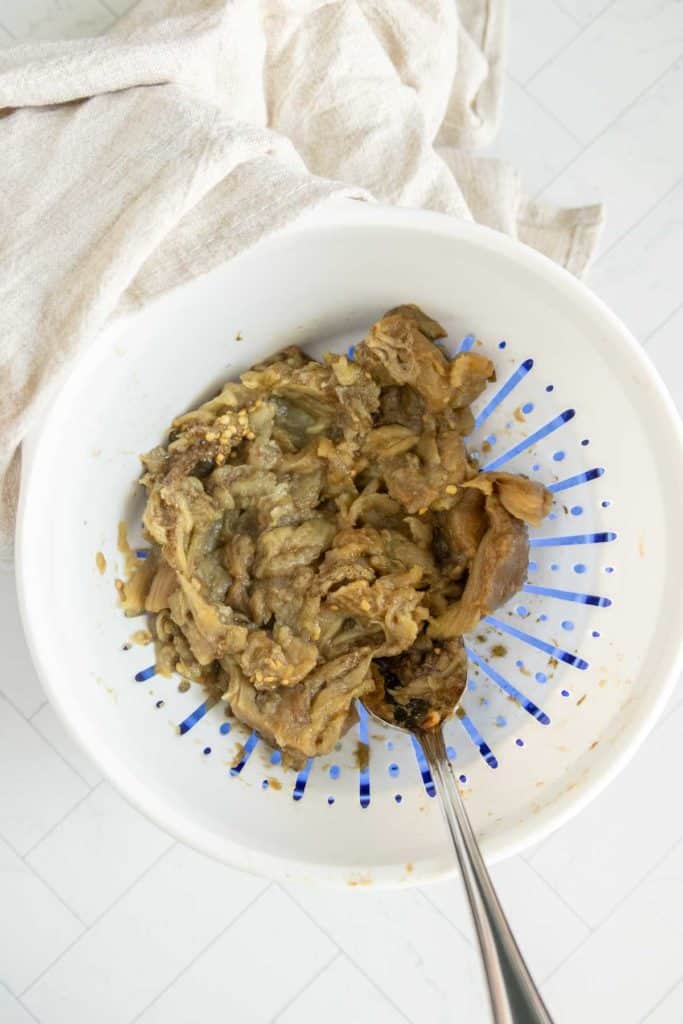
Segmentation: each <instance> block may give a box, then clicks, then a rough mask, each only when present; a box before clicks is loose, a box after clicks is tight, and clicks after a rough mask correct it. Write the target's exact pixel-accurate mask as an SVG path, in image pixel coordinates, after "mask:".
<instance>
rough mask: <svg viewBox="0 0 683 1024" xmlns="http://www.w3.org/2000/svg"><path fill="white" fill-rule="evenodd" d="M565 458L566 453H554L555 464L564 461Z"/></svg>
mask: <svg viewBox="0 0 683 1024" xmlns="http://www.w3.org/2000/svg"><path fill="white" fill-rule="evenodd" d="M564 456H565V453H564V452H553V461H554V462H562V461H563V460H564Z"/></svg>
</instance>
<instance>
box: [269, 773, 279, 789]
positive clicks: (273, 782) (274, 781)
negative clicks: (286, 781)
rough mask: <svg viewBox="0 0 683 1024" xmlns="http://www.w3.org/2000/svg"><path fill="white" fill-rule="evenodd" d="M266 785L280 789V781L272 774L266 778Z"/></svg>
mask: <svg viewBox="0 0 683 1024" xmlns="http://www.w3.org/2000/svg"><path fill="white" fill-rule="evenodd" d="M268 785H269V786H270V788H271V789H282V783H281V782H280V780H279V779H276V778H273V776H272V775H271V776H270V778H269V779H268Z"/></svg>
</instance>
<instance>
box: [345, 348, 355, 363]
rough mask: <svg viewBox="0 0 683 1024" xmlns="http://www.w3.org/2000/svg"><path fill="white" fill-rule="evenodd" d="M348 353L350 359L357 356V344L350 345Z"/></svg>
mask: <svg viewBox="0 0 683 1024" xmlns="http://www.w3.org/2000/svg"><path fill="white" fill-rule="evenodd" d="M346 355H347V357H348V358H349V359H351V360H353V359H354V358H355V356H356V346H355V345H349V347H348V349H347V350H346Z"/></svg>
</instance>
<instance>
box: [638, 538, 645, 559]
mask: <svg viewBox="0 0 683 1024" xmlns="http://www.w3.org/2000/svg"><path fill="white" fill-rule="evenodd" d="M638 554H639V555H640V557H641V558H645V541H644V540H643V538H642V537H639V538H638Z"/></svg>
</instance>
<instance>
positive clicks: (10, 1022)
mask: <svg viewBox="0 0 683 1024" xmlns="http://www.w3.org/2000/svg"><path fill="white" fill-rule="evenodd" d="M0 1020H1V1021H2V1024H35V1017H33V1016H32V1015H31V1014H30V1013H29V1012H28V1010H25V1009H24V1007H23V1006H22V1005H21V1003H20V1002H19V1000H18V999H15V998H14V996H13V995H12V993H11V992H10V991H9V990H8V989H6V988H5V986H4V985H3V984H2V982H0Z"/></svg>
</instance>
